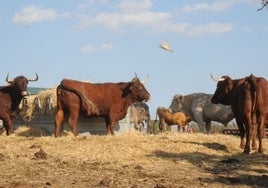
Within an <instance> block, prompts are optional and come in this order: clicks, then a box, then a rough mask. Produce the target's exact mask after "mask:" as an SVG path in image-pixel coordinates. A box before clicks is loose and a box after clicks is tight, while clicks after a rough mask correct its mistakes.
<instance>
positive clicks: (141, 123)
mask: <svg viewBox="0 0 268 188" xmlns="http://www.w3.org/2000/svg"><path fill="white" fill-rule="evenodd" d="M139 125H140V132H143V129H144V123H143V121H142V122H140V123H139Z"/></svg>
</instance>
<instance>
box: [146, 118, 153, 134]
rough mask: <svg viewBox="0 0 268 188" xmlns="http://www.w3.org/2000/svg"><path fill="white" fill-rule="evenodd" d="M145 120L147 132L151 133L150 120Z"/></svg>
mask: <svg viewBox="0 0 268 188" xmlns="http://www.w3.org/2000/svg"><path fill="white" fill-rule="evenodd" d="M146 122H147V133H148V134H153V126H152V123H151V122H150V120H146Z"/></svg>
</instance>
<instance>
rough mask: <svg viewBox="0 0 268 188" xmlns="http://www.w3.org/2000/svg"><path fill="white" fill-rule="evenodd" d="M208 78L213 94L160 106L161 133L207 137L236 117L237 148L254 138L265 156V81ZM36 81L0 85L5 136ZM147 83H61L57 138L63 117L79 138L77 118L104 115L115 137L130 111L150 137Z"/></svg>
mask: <svg viewBox="0 0 268 188" xmlns="http://www.w3.org/2000/svg"><path fill="white" fill-rule="evenodd" d="M211 78H212V79H213V80H216V81H217V82H218V84H217V88H216V91H215V93H214V95H211V94H205V93H193V94H189V95H185V96H182V95H179V94H176V95H174V97H173V99H172V101H171V104H170V106H169V108H165V107H158V109H157V112H156V114H157V116H158V117H159V129H160V131H161V132H163V131H164V130H165V126H166V124H167V125H178V128H179V127H184V126H186V125H187V124H188V123H189V122H190V121H194V122H196V123H197V125H198V128H199V130H200V131H201V132H206V133H209V132H210V129H211V121H216V122H220V123H222V124H224V125H225V126H226V125H227V124H228V123H229V122H230V121H232V120H233V119H234V118H235V120H236V122H237V125H238V128H239V132H240V137H241V144H240V147H241V148H243V149H244V152H245V153H249V152H250V151H251V141H252V149H257V145H256V136H258V139H259V147H258V152H263V146H262V137H263V132H264V128H265V126H266V125H267V124H268V101H267V100H266V98H267V97H268V82H267V81H266V80H265V79H264V78H261V77H255V76H254V75H250V76H248V77H245V78H242V79H235V80H233V79H231V78H230V77H228V76H223V77H222V78H214V77H213V76H212V75H211ZM37 80H38V75H37V74H36V78H35V79H28V78H26V77H24V76H18V77H16V78H14V79H13V80H9V78H8V75H7V77H6V81H7V83H8V85H7V86H1V87H0V119H1V120H2V122H3V127H4V128H5V130H6V134H7V135H10V134H12V133H13V132H14V130H13V127H12V119H13V118H14V117H15V115H16V112H17V110H18V107H19V105H20V103H21V101H23V98H24V97H25V96H26V95H27V85H28V82H29V81H37ZM146 81H147V80H145V81H140V80H139V78H138V77H137V75H135V77H134V78H133V79H132V80H131V81H130V82H119V83H89V82H82V81H76V80H69V79H63V80H62V81H61V83H60V84H59V85H58V87H57V89H56V100H57V103H56V111H55V116H54V122H55V132H54V133H55V137H58V136H60V135H61V131H60V130H61V126H62V123H63V120H64V119H65V116H66V117H68V124H69V126H70V129H71V131H72V133H73V134H74V135H77V134H78V133H77V130H76V126H77V121H78V118H79V116H80V115H82V116H86V117H103V118H104V119H105V122H106V130H107V134H108V135H114V126H115V124H116V123H117V122H118V121H119V120H121V119H123V118H124V117H125V116H126V114H127V111H128V109H129V112H130V119H131V122H132V123H134V124H135V128H137V129H139V130H142V129H143V127H144V122H146V124H147V132H148V133H153V124H152V122H151V118H150V112H149V107H148V105H147V104H146V103H145V102H146V101H148V100H149V99H150V93H149V92H148V91H147V90H146V88H145V86H144V84H145V83H146ZM48 99H49V98H48ZM50 100H51V99H50ZM48 102H49V101H48ZM35 104H37V105H38V104H39V105H40V101H38V100H36V101H35ZM50 104H51V101H50ZM156 119H157V118H156ZM204 128H205V129H204ZM245 137H246V138H245Z"/></svg>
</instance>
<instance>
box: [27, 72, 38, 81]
mask: <svg viewBox="0 0 268 188" xmlns="http://www.w3.org/2000/svg"><path fill="white" fill-rule="evenodd" d="M35 76H36V78H35V79H27V80H28V81H32V82H34V81H37V80H38V75H37V73H35Z"/></svg>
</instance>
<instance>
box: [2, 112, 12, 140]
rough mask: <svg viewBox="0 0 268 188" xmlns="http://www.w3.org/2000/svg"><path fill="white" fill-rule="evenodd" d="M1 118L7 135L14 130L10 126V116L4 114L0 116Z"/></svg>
mask: <svg viewBox="0 0 268 188" xmlns="http://www.w3.org/2000/svg"><path fill="white" fill-rule="evenodd" d="M2 120H3V125H4V127H5V130H6V134H7V135H11V134H13V133H14V130H13V127H12V120H11V118H10V116H9V115H4V116H3V117H2Z"/></svg>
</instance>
